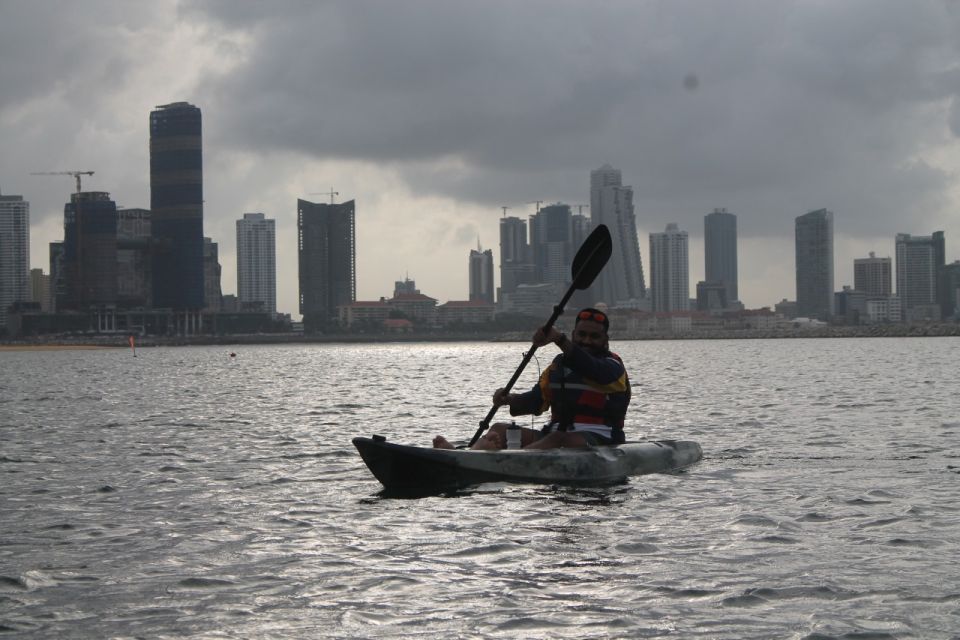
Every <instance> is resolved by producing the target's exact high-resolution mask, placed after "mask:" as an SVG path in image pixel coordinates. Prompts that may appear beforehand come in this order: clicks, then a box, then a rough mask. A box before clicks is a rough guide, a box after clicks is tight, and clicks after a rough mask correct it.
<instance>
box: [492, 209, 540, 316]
mask: <svg viewBox="0 0 960 640" xmlns="http://www.w3.org/2000/svg"><path fill="white" fill-rule="evenodd" d="M535 280H536V269H535V267H534V265H533V258H532V256H531V251H530V244H529V243H528V242H527V223H526V222H524V221H523V220H521V219H520V218H517V217H514V216H509V217H507V216H505V217H503V218H501V219H500V299H501V300H502V299H503V294H505V293H508V294H509V293H513V292H514V291H516V290H517V285H521V284H532V283H533V282H535Z"/></svg>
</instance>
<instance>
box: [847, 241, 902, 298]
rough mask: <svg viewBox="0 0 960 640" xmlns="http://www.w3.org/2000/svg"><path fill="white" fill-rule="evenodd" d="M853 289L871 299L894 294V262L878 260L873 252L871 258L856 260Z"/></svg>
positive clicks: (888, 259) (883, 259) (886, 259)
mask: <svg viewBox="0 0 960 640" xmlns="http://www.w3.org/2000/svg"><path fill="white" fill-rule="evenodd" d="M853 288H854V289H855V290H857V291H862V292H863V293H865V294H867V295H868V296H870V297H880V298H882V297H886V296H890V295H892V294H893V260H891V259H890V258H878V257H877V256H876V254H874V252H873V251H871V252H870V257H869V258H854V260H853Z"/></svg>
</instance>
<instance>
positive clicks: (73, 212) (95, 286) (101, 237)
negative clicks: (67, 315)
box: [58, 191, 118, 311]
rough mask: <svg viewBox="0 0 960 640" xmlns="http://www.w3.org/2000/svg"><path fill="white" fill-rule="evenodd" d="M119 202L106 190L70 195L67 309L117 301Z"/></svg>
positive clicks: (65, 256) (66, 213)
mask: <svg viewBox="0 0 960 640" xmlns="http://www.w3.org/2000/svg"><path fill="white" fill-rule="evenodd" d="M117 273H118V262H117V203H116V202H114V201H113V200H111V199H110V194H109V193H106V192H104V191H84V192H81V193H74V194H71V195H70V202H68V203H67V204H66V205H64V208H63V276H64V282H65V286H66V290H65V294H66V298H65V300H64V305H63V307H62V308H58V310H63V309H72V310H77V311H85V310H87V309H90V308H91V307H100V306H114V305H116V304H117Z"/></svg>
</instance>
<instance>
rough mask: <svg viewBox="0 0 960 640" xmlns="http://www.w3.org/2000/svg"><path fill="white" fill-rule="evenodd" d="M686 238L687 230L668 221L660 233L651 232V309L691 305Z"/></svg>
mask: <svg viewBox="0 0 960 640" xmlns="http://www.w3.org/2000/svg"><path fill="white" fill-rule="evenodd" d="M688 247H689V240H688V238H687V232H686V231H680V229H679V228H678V227H677V225H676V224H673V223H671V224H668V225H667V228H666V231H664V232H663V233H651V234H650V295H651V296H652V298H653V305H652V306H653V310H654V311H687V310H689V308H690V262H689V249H688Z"/></svg>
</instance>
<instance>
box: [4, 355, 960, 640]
mask: <svg viewBox="0 0 960 640" xmlns="http://www.w3.org/2000/svg"><path fill="white" fill-rule="evenodd" d="M234 349H235V350H236V352H237V357H236V358H230V357H229V351H230V349H229V348H224V347H209V348H206V347H203V348H153V349H142V350H140V351H139V354H138V357H137V358H132V357H131V354H130V352H129V351H125V350H107V351H58V352H26V353H0V632H2V633H0V635H10V636H16V637H35V638H50V637H61V638H100V637H144V638H156V637H182V636H202V637H210V638H265V637H272V638H290V637H295V638H296V637H300V638H318V637H373V636H377V637H409V636H418V637H420V636H424V635H427V636H447V637H449V636H456V635H461V636H466V637H544V638H548V637H549V638H556V637H570V638H573V637H576V638H584V637H648V638H828V637H836V638H960V376H958V371H960V367H958V363H960V340H958V339H956V338H930V339H925V338H913V339H901V340H897V339H873V340H870V339H862V340H859V339H845V340H783V341H774V340H770V341H761V340H757V341H690V342H628V343H620V344H616V345H615V350H617V351H618V352H619V353H620V354H621V355H622V356H623V358H624V360H625V361H626V363H627V366H628V369H629V371H630V372H631V375H632V379H633V382H634V389H635V402H634V404H633V405H632V406H631V411H630V414H629V415H628V437H632V438H635V439H639V438H684V439H693V440H697V441H699V442H700V443H701V445H702V446H703V449H704V452H705V455H706V457H705V459H704V461H703V462H701V463H699V464H698V465H696V466H694V467H692V468H690V469H689V470H687V471H686V472H684V473H680V474H676V475H653V476H644V477H640V478H634V479H632V480H631V481H630V482H629V483H627V484H623V485H618V486H614V487H609V488H603V489H591V490H576V489H570V488H558V487H542V486H511V485H482V486H480V487H478V488H477V489H475V490H472V491H467V492H463V493H460V494H456V495H448V496H440V497H431V498H423V499H418V500H397V499H391V498H388V497H384V496H381V495H380V494H379V491H380V485H379V484H378V483H377V482H376V481H375V480H374V479H373V477H372V476H371V475H370V474H369V472H368V471H367V470H366V468H365V467H364V466H363V464H362V462H361V461H360V458H359V457H358V456H357V455H356V453H355V451H354V450H353V448H352V446H351V444H350V438H351V437H353V436H355V435H369V434H372V433H380V434H384V435H386V436H387V437H388V438H390V439H391V440H394V441H401V442H408V443H423V444H426V443H428V442H429V440H430V438H431V437H432V435H433V434H435V433H444V434H446V435H447V436H448V437H450V438H451V439H461V440H463V439H467V438H469V437H470V435H472V433H473V431H474V429H475V426H476V423H477V420H479V418H481V417H482V416H483V415H484V414H485V413H486V411H487V409H488V407H489V404H488V402H489V396H490V393H492V391H493V390H494V389H495V388H496V387H497V386H501V385H503V384H504V383H505V382H506V380H507V379H508V378H509V376H510V374H511V373H512V372H513V369H514V368H515V367H516V366H517V365H518V364H519V362H520V359H521V357H522V351H523V349H524V345H519V344H472V343H469V344H468V343H464V344H413V345H410V344H402V345H400V344H398V345H309V346H282V347H273V346H271V347H236V348H234ZM549 355H552V353H548V354H547V356H546V357H549ZM541 364H542V365H545V364H546V358H545V357H541ZM536 375H537V370H536V363H535V362H534V363H531V365H530V368H529V370H528V371H527V372H526V374H525V376H524V378H522V379H521V385H520V386H527V385H529V384H531V383H532V382H533V380H534V379H535V378H536Z"/></svg>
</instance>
